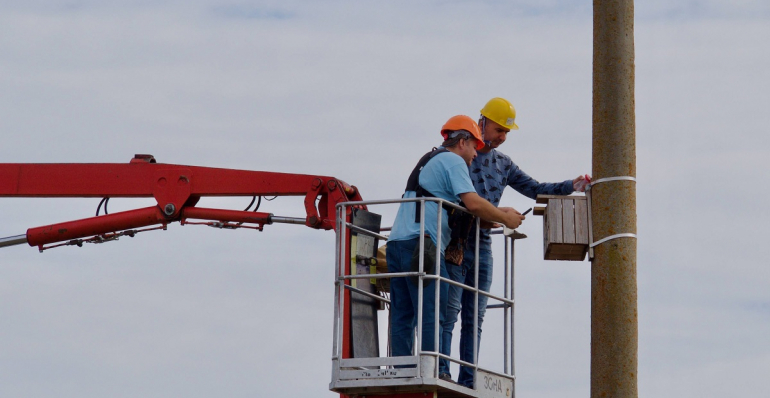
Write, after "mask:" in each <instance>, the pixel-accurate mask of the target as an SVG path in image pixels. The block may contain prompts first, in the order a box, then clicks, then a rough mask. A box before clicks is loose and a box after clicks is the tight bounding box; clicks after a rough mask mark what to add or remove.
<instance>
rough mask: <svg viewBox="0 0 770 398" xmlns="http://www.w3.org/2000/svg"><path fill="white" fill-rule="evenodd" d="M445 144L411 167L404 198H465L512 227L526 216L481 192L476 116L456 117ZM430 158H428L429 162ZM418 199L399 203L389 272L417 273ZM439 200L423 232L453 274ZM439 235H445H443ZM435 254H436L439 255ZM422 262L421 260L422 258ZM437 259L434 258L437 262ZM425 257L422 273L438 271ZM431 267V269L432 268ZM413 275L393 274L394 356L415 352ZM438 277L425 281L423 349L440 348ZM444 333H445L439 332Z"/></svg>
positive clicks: (483, 214) (442, 305) (446, 129)
mask: <svg viewBox="0 0 770 398" xmlns="http://www.w3.org/2000/svg"><path fill="white" fill-rule="evenodd" d="M441 135H442V137H444V142H443V143H442V145H441V147H440V148H439V149H438V150H436V151H433V152H431V153H428V154H426V155H425V156H424V157H423V159H422V160H421V162H420V163H421V164H418V167H415V169H414V171H412V176H411V177H410V178H409V183H408V184H407V190H406V192H405V193H404V196H403V197H404V198H414V197H417V196H418V194H419V195H420V196H427V197H431V196H432V197H437V198H441V199H444V200H447V201H449V202H452V203H459V202H460V201H462V202H463V203H464V205H465V207H466V208H467V209H468V210H469V211H470V212H471V213H473V214H474V215H476V216H478V217H480V218H482V219H484V220H488V221H490V222H497V223H501V224H504V225H506V226H508V227H509V228H515V227H518V226H519V225H520V224H521V221H522V220H523V219H524V216H522V215H521V214H519V212H517V211H516V210H514V209H512V208H497V207H496V206H494V205H492V204H491V203H489V202H488V201H487V200H485V199H482V198H481V196H479V195H478V194H477V193H476V188H475V187H474V186H473V184H472V182H471V178H470V175H469V173H468V166H469V165H470V164H471V161H472V160H473V158H474V157H476V150H477V149H482V148H483V147H484V142H483V141H482V137H481V131H480V130H479V127H478V125H477V124H476V122H475V121H473V119H471V118H470V117H468V116H462V115H458V116H454V117H452V118H450V119H449V120H448V121H447V122H446V124H444V126H443V127H442V129H441ZM425 161H427V162H425ZM418 206H419V202H404V203H402V204H401V205H400V206H399V209H398V213H397V214H396V220H395V222H394V224H393V229H392V230H391V233H390V236H389V238H388V246H387V251H386V259H387V263H388V272H391V273H394V272H414V271H417V268H415V267H414V266H413V257H415V258H419V254H420V253H417V254H418V255H417V256H413V255H414V253H415V250H419V244H420V223H419V219H420V217H419V216H418V215H417V208H418ZM439 208H440V207H439V205H438V204H437V203H436V202H430V201H428V202H426V205H425V214H424V219H425V223H424V231H425V234H426V235H427V236H429V237H430V239H425V241H424V243H423V245H424V247H425V248H428V247H429V246H430V244H432V245H433V248H432V250H433V253H435V250H436V249H435V248H436V247H437V246H438V247H440V249H441V250H440V253H441V256H440V259H439V264H440V265H439V266H440V269H439V271H440V272H439V274H440V275H441V276H442V277H445V278H448V274H447V271H446V266H445V263H444V255H443V254H444V249H445V248H446V246H447V244H448V243H449V238H450V235H451V230H450V228H449V225H448V218H449V217H448V215H447V210H446V209H443V208H442V210H441V211H442V218H441V221H442V225H441V229H440V231H441V233H440V234H439V229H438V228H437V222H438V209H439ZM439 235H440V237H439ZM434 257H435V255H434ZM418 261H419V260H418ZM434 261H435V260H434ZM429 263H431V262H430V261H425V262H424V264H423V267H424V268H423V271H424V272H425V273H426V274H428V275H435V274H436V271H435V262H432V263H431V264H429ZM431 268H432V270H431ZM416 280H417V279H416V278H414V277H397V278H392V279H391V282H390V301H391V306H390V323H391V325H390V342H391V355H392V356H394V357H395V356H411V355H413V348H414V347H413V345H414V336H415V327H416V326H417V310H418V305H417V302H418V284H417V283H416ZM436 285H437V284H436V283H435V280H431V279H425V280H424V282H423V313H422V320H423V322H422V334H421V339H422V351H431V352H437V351H438V350H439V347H436V344H435V338H434V335H435V327H436V326H438V327H439V328H440V326H441V323H442V322H443V321H444V313H445V311H446V298H447V284H446V283H441V284H440V287H439V289H440V290H441V291H440V302H439V324H438V325H436V324H435V321H434V320H435V308H436V305H435V287H436ZM439 336H441V333H440V330H439Z"/></svg>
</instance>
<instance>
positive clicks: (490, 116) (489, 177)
mask: <svg viewBox="0 0 770 398" xmlns="http://www.w3.org/2000/svg"><path fill="white" fill-rule="evenodd" d="M515 119H516V110H515V109H514V108H513V105H511V103H510V102H508V101H507V100H505V99H504V98H492V99H491V100H489V102H487V104H486V105H484V108H483V109H481V116H480V118H479V122H478V125H479V126H480V128H481V131H482V133H483V137H484V143H485V146H484V147H483V148H480V149H478V151H477V152H478V156H476V157H475V158H474V159H473V161H472V162H471V165H470V176H471V180H472V181H473V185H474V187H475V188H476V192H477V193H478V194H479V195H480V196H481V197H482V198H484V199H486V200H488V201H489V202H490V203H492V204H493V205H495V206H497V205H498V204H499V203H500V198H501V197H502V196H503V189H504V188H505V187H506V186H509V187H511V188H513V189H515V190H516V191H518V192H519V193H521V194H522V195H524V196H527V197H529V198H532V199H535V198H537V195H538V194H546V195H569V194H571V193H572V192H574V191H581V192H582V191H584V190H585V187H586V185H587V183H589V182H590V177H589V176H588V175H585V176H582V175H581V176H579V177H577V178H575V179H574V180H566V181H562V182H559V183H541V182H538V181H536V180H535V179H533V178H532V177H530V176H529V175H528V174H527V173H525V172H524V171H523V170H521V169H520V168H519V166H517V165H516V163H513V161H512V160H511V158H510V157H508V155H505V154H503V153H502V152H499V151H498V150H497V148H498V147H499V146H500V145H502V144H503V143H504V142H505V140H506V138H507V135H508V132H509V131H510V130H518V128H519V127H518V126H517V125H516V123H515ZM486 226H488V227H490V226H494V225H489V224H487V225H486ZM467 242H468V243H467V245H466V247H465V250H464V252H462V254H461V255H460V257H462V261H461V262H462V264H459V265H458V264H451V262H450V264H449V265H447V272H448V273H449V277H450V278H451V279H452V280H454V281H456V282H460V283H464V284H466V285H468V286H472V287H473V286H475V283H474V282H475V268H474V260H475V255H476V239H475V233H474V234H473V236H470V237H469V238H468V239H467ZM491 285H492V249H491V239H490V236H489V229H485V228H483V226H482V229H481V231H480V240H479V289H480V290H483V291H485V292H489V288H490V286H491ZM448 293H449V296H448V298H447V300H448V302H447V313H446V316H445V318H444V322H443V323H442V334H441V344H440V345H441V347H442V354H445V355H450V350H451V346H452V330H453V329H454V325H455V323H456V322H457V314H458V313H460V318H461V325H462V326H461V331H460V359H462V360H463V361H465V362H468V363H475V362H476V361H475V358H474V357H473V335H476V336H477V339H478V346H479V347H480V346H481V323H482V321H483V320H484V313H485V312H486V307H487V296H484V295H481V294H480V295H479V311H478V329H477V330H476V333H474V331H473V314H474V313H475V312H476V311H475V295H474V294H473V292H471V291H469V290H465V289H463V288H461V287H457V286H453V285H450V286H449V288H448ZM461 311H462V312H461ZM441 362H442V363H441V369H442V371H446V372H447V373H449V362H448V361H447V360H445V359H442V360H441ZM443 378H445V379H446V378H449V379H450V380H451V377H450V376H449V374H447V375H445V376H443ZM458 383H459V384H461V385H464V386H466V387H469V388H473V368H471V367H466V366H461V367H460V375H459V377H458Z"/></svg>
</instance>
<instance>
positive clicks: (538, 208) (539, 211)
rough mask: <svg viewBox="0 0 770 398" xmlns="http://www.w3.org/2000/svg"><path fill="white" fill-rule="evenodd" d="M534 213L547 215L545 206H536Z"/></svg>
mask: <svg viewBox="0 0 770 398" xmlns="http://www.w3.org/2000/svg"><path fill="white" fill-rule="evenodd" d="M532 214H534V215H536V216H544V215H545V207H543V206H535V208H534V210H532Z"/></svg>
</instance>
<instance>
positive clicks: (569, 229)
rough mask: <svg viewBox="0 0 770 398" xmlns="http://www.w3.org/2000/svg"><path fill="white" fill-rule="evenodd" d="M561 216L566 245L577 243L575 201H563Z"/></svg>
mask: <svg viewBox="0 0 770 398" xmlns="http://www.w3.org/2000/svg"><path fill="white" fill-rule="evenodd" d="M561 214H562V228H563V229H562V234H563V236H564V243H575V201H574V200H572V199H562V200H561Z"/></svg>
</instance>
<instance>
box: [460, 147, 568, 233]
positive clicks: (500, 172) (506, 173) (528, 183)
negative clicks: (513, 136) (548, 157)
mask: <svg viewBox="0 0 770 398" xmlns="http://www.w3.org/2000/svg"><path fill="white" fill-rule="evenodd" d="M470 172H471V179H472V180H473V185H474V187H476V192H477V193H478V194H479V196H481V197H482V198H484V199H486V200H488V201H489V202H490V203H492V204H493V205H495V206H497V205H498V204H500V198H502V197H503V189H505V187H506V186H509V187H511V188H513V189H515V190H516V191H518V192H519V193H521V194H522V195H524V196H526V197H529V198H532V199H535V198H537V195H539V194H544V195H569V194H571V193H572V192H573V188H572V180H565V181H562V182H538V181H537V180H535V179H534V178H532V177H530V176H529V174H527V173H525V172H524V170H522V169H520V168H519V166H517V165H516V163H513V161H512V160H511V158H510V157H509V156H508V155H506V154H504V153H502V152H498V151H497V150H496V149H493V150H491V151H489V152H488V153H481V152H478V153H477V156H476V158H475V159H473V162H471V165H470ZM472 234H473V236H472V239H469V241H470V242H471V245H473V244H474V242H475V241H476V238H475V232H472ZM481 240H482V242H489V241H490V238H489V230H488V229H482V230H481Z"/></svg>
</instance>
